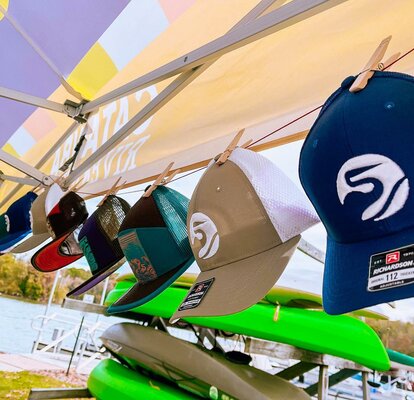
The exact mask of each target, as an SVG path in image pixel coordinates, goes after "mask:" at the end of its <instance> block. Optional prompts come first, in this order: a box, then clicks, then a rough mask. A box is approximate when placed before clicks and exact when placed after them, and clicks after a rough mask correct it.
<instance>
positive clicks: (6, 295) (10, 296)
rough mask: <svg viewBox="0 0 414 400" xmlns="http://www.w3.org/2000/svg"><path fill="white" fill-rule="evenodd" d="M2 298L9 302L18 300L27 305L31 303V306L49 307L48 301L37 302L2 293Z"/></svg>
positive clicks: (0, 295)
mask: <svg viewBox="0 0 414 400" xmlns="http://www.w3.org/2000/svg"><path fill="white" fill-rule="evenodd" d="M1 298H5V299H9V300H17V301H22V302H25V303H31V304H39V305H47V301H45V302H44V301H36V300H31V299H28V298H27V297H22V296H13V295H11V294H5V293H0V299H1ZM52 304H57V305H59V303H54V302H53V303H52Z"/></svg>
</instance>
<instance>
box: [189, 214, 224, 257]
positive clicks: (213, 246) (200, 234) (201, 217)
mask: <svg viewBox="0 0 414 400" xmlns="http://www.w3.org/2000/svg"><path fill="white" fill-rule="evenodd" d="M189 233H190V241H191V245H193V246H194V244H195V240H196V239H197V240H199V241H200V242H201V241H202V240H203V238H204V241H205V242H204V245H203V247H202V248H201V249H200V250H199V252H198V258H201V259H203V260H206V259H208V258H211V257H213V256H214V255H215V254H216V253H217V251H218V249H219V246H220V236H219V234H218V231H217V227H216V225H215V224H214V222H213V221H212V220H211V218H210V217H208V216H207V215H205V214H203V213H201V212H196V213H194V214H193V215H192V216H191V218H190V232H189Z"/></svg>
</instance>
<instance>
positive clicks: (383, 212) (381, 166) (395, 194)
mask: <svg viewBox="0 0 414 400" xmlns="http://www.w3.org/2000/svg"><path fill="white" fill-rule="evenodd" d="M357 169H359V170H362V172H359V173H357V174H356V175H354V176H351V177H349V178H348V179H349V182H350V183H351V184H355V186H351V184H349V183H348V181H347V178H346V175H347V174H348V173H349V172H351V171H354V170H357ZM368 180H376V181H379V182H380V183H381V184H382V193H381V196H380V197H379V198H378V199H377V200H376V201H375V202H374V203H372V204H371V205H370V206H369V207H368V208H366V209H365V210H364V212H363V213H362V216H361V219H362V220H363V221H366V220H369V219H372V218H374V221H381V220H383V219H386V218H388V217H390V216H391V215H394V214H395V213H397V212H398V211H399V210H401V209H402V208H403V207H404V204H405V202H406V201H407V198H408V193H409V191H410V186H409V182H408V179H407V178H406V176H405V174H404V172H403V170H402V169H401V168H400V166H399V165H398V164H397V163H395V162H394V161H393V160H391V159H389V158H388V157H385V156H382V155H380V154H364V155H362V156H357V157H353V158H351V159H349V160H348V161H347V162H345V164H344V165H343V166H342V168H341V169H340V170H339V172H338V177H337V179H336V189H337V192H338V197H339V201H340V202H341V204H344V203H345V198H346V197H347V196H348V194H350V193H352V192H359V193H370V192H372V191H373V190H374V188H375V185H374V183H372V182H369V181H368ZM360 181H364V182H361V183H359V184H358V182H360Z"/></svg>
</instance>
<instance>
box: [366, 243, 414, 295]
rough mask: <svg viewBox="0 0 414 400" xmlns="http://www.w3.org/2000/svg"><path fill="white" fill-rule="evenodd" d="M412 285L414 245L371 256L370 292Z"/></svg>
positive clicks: (413, 276) (413, 279)
mask: <svg viewBox="0 0 414 400" xmlns="http://www.w3.org/2000/svg"><path fill="white" fill-rule="evenodd" d="M411 283H414V244H412V245H409V246H406V247H401V248H399V249H395V250H390V251H387V252H384V253H378V254H374V255H372V256H371V258H370V263H369V276H368V287H367V289H368V291H369V292H377V291H381V290H386V289H392V288H397V287H400V286H405V285H409V284H411Z"/></svg>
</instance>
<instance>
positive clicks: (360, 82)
mask: <svg viewBox="0 0 414 400" xmlns="http://www.w3.org/2000/svg"><path fill="white" fill-rule="evenodd" d="M391 38H392V36H388V37H386V38H385V39H384V40H383V41H382V42H381V43H380V44H379V46H378V47H377V48H376V50H375V51H374V54H372V56H371V58H370V59H369V61H368V63H367V64H366V65H365V67H364V69H363V70H362V72H361V73H360V74H359V75H358V76H357V78H356V79H355V81H354V83H353V84H352V86H351V87H350V88H349V91H350V92H352V93H355V92H359V91H360V90H362V89H364V88H365V86H367V84H368V81H369V80H370V79H371V77H372V76H373V75H374V73H375V71H381V70H382V69H384V67H385V66H387V65H388V64H391V63H393V62H394V61H395V60H396V59H397V58H398V57H399V55H400V53H397V54H393V55H392V56H391V57H390V58H389V59H388V60H387V61H386V62H384V63H383V62H382V59H383V58H384V56H385V53H386V51H387V48H388V45H389V44H390V41H391Z"/></svg>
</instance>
